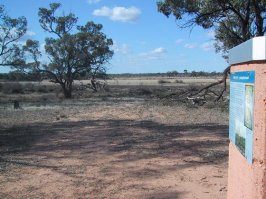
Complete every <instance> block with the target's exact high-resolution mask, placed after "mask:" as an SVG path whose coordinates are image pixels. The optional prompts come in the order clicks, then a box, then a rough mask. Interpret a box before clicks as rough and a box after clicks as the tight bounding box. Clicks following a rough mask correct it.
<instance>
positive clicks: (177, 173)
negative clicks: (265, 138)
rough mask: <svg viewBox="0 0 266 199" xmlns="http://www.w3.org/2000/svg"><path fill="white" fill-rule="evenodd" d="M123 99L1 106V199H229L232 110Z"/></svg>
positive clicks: (105, 96) (105, 97)
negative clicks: (229, 123)
mask: <svg viewBox="0 0 266 199" xmlns="http://www.w3.org/2000/svg"><path fill="white" fill-rule="evenodd" d="M123 89H124V90H125V88H123ZM123 89H121V88H118V89H117V90H119V92H123V91H124V90H123ZM134 89H135V88H134ZM142 89H143V88H142ZM165 89H166V90H167V89H168V90H169V88H166V87H165ZM111 91H112V88H111ZM128 93H130V92H128ZM120 94H121V95H120V96H119V97H118V96H115V95H116V94H115V93H114V92H112V94H110V93H105V94H101V95H100V94H97V95H98V96H97V97H87V98H82V99H76V100H64V101H56V102H55V101H47V100H46V101H45V103H44V102H39V101H31V100H30V99H28V101H27V100H25V102H24V103H22V108H23V109H21V110H13V109H12V107H11V104H10V105H9V104H7V103H6V100H5V99H1V101H3V104H2V105H1V111H0V118H1V119H0V125H1V129H0V155H1V156H0V198H10V199H12V198H111V199H117V198H143V199H148V198H154V199H159V198H161V199H162V198H164V199H166V198H181V199H183V198H184V199H191V198H198V199H202V198H204V199H205V198H206V199H213V198H216V199H219V198H226V190H227V156H228V149H227V148H228V147H227V146H228V138H227V137H228V135H227V133H228V126H227V124H228V112H227V110H224V109H221V108H218V107H215V106H214V107H212V108H210V107H208V106H207V105H206V106H199V107H196V106H187V105H186V104H180V103H177V102H171V103H166V102H164V101H160V100H154V99H153V98H149V97H147V96H142V97H139V96H138V97H136V96H135V97H132V96H123V94H122V93H120ZM90 96H91V95H90ZM23 99H26V97H25V96H24V98H23ZM34 99H35V98H34Z"/></svg>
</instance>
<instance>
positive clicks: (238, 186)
mask: <svg viewBox="0 0 266 199" xmlns="http://www.w3.org/2000/svg"><path fill="white" fill-rule="evenodd" d="M229 64H230V65H231V75H230V110H229V112H230V113H229V138H230V144H229V168H228V193H227V198H228V199H266V37H255V38H253V39H251V40H249V41H247V42H245V43H242V44H240V45H238V46H236V47H235V48H233V49H231V50H230V51H229Z"/></svg>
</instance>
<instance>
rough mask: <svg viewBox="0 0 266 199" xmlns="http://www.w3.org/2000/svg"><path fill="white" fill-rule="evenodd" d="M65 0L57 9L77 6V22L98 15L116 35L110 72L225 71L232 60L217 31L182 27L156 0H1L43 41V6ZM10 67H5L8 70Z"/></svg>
mask: <svg viewBox="0 0 266 199" xmlns="http://www.w3.org/2000/svg"><path fill="white" fill-rule="evenodd" d="M52 2H60V3H61V4H62V7H61V9H60V11H59V13H58V14H62V13H63V12H65V13H69V12H73V13H74V14H75V15H76V16H77V17H78V18H79V20H78V24H80V25H84V24H85V23H86V22H87V21H94V22H95V23H101V24H102V25H103V32H104V33H105V34H106V35H107V36H108V37H109V38H112V39H113V41H114V45H113V47H112V48H113V50H114V52H115V54H114V56H113V58H112V60H110V64H109V65H108V66H107V68H108V72H109V73H147V72H149V73H153V72H154V73H156V72H167V71H173V70H176V71H179V72H183V71H184V70H185V69H187V70H188V71H192V70H195V71H200V70H203V71H208V72H211V71H222V70H223V69H224V68H225V67H226V66H227V63H226V62H225V60H224V59H223V58H222V57H221V55H219V54H216V53H215V50H214V49H213V47H212V43H213V31H212V30H203V29H202V28H200V27H195V28H193V30H192V31H191V30H190V29H180V28H178V26H177V22H176V21H175V19H174V18H173V17H170V18H166V17H165V16H164V15H163V14H161V13H159V12H158V11H157V6H156V2H157V0H148V1H142V0H76V1H74V0H59V1H50V0H1V2H0V4H3V5H4V6H5V8H6V11H7V12H8V14H9V15H10V16H11V17H19V16H25V17H26V18H27V20H28V32H27V35H26V36H25V37H24V40H26V39H27V38H31V39H36V40H39V41H40V43H41V45H42V46H43V45H44V38H45V37H49V36H50V34H48V33H45V32H44V31H43V30H42V29H41V27H40V25H39V22H38V8H40V7H48V6H49V3H52ZM4 71H6V69H0V72H4Z"/></svg>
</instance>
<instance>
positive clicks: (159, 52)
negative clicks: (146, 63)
mask: <svg viewBox="0 0 266 199" xmlns="http://www.w3.org/2000/svg"><path fill="white" fill-rule="evenodd" d="M166 53H167V50H166V49H165V48H162V47H159V48H155V49H154V50H152V51H150V52H147V53H141V54H140V56H141V57H143V58H145V59H160V58H162V57H163V56H164V55H165V54H166Z"/></svg>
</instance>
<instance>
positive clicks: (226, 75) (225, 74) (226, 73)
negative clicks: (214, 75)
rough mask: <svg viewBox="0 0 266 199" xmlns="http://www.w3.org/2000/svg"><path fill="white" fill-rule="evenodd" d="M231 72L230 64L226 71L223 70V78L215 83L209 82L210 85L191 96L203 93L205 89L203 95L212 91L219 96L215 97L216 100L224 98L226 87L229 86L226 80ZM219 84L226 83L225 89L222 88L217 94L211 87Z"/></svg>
mask: <svg viewBox="0 0 266 199" xmlns="http://www.w3.org/2000/svg"><path fill="white" fill-rule="evenodd" d="M229 74H230V66H228V67H227V68H226V69H225V70H224V72H223V78H222V79H221V80H219V81H217V82H214V83H211V84H209V85H207V86H205V87H203V88H201V89H200V90H199V91H197V92H195V93H193V94H191V95H190V96H189V97H193V96H196V95H199V94H200V93H202V92H203V91H204V94H203V96H205V95H207V93H208V92H211V93H213V94H215V95H216V96H217V98H216V99H215V101H219V100H220V99H221V98H222V96H223V94H224V92H225V91H226V88H227V86H226V80H227V77H228V75H229ZM219 84H224V85H223V89H222V91H221V92H220V93H219V94H217V93H215V92H214V91H211V90H210V88H212V87H214V86H217V85H219Z"/></svg>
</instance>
